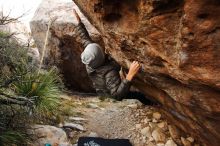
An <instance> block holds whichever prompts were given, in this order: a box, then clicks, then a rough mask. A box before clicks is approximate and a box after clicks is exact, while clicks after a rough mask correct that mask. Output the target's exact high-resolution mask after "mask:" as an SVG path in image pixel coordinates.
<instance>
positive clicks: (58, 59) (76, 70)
mask: <svg viewBox="0 0 220 146" xmlns="http://www.w3.org/2000/svg"><path fill="white" fill-rule="evenodd" d="M73 8H74V9H76V11H78V13H79V15H80V17H81V19H82V22H83V23H84V24H85V26H86V28H87V30H89V33H90V36H91V37H92V38H93V39H94V40H96V41H97V42H99V43H100V35H99V33H98V31H97V30H96V29H95V28H94V27H93V26H92V25H91V24H90V23H89V22H88V20H87V19H86V18H85V17H84V16H83V14H82V13H81V12H80V11H79V9H78V7H77V6H76V5H75V4H74V3H72V2H71V1H69V2H68V1H67V0H65V1H64V0H43V1H42V3H41V4H40V6H39V7H38V9H37V10H36V12H35V15H34V17H33V19H32V21H31V23H30V27H31V31H32V36H33V38H34V40H35V43H36V45H37V47H38V48H39V52H40V54H42V50H43V48H44V43H45V37H46V32H47V29H48V25H49V23H50V22H51V27H50V28H49V36H48V44H47V50H46V53H45V58H44V63H45V64H46V65H47V66H50V65H57V66H58V67H59V68H60V70H61V72H62V73H63V76H64V78H65V79H68V80H65V81H66V83H67V85H69V86H70V87H71V88H72V89H77V90H80V91H86V92H92V91H93V89H92V84H91V82H90V80H89V78H88V76H87V73H86V70H85V66H84V65H83V64H82V63H81V59H80V55H81V52H82V51H83V49H84V48H82V45H81V44H80V42H79V41H76V37H77V36H76V35H75V34H74V29H75V27H76V26H77V21H76V19H75V17H74V16H73Z"/></svg>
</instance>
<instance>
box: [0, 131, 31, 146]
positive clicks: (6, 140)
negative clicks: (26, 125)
mask: <svg viewBox="0 0 220 146" xmlns="http://www.w3.org/2000/svg"><path fill="white" fill-rule="evenodd" d="M27 141H28V139H27V138H26V135H25V134H21V133H20V132H16V131H13V130H9V131H5V132H4V133H3V134H2V135H0V145H1V146H9V145H11V146H12V145H14V144H22V143H26V142H27Z"/></svg>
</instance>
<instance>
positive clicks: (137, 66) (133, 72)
mask: <svg viewBox="0 0 220 146" xmlns="http://www.w3.org/2000/svg"><path fill="white" fill-rule="evenodd" d="M140 67H141V65H140V64H139V62H137V61H133V62H132V64H131V66H130V69H129V72H128V74H127V76H126V79H127V80H128V81H131V80H132V79H133V78H134V76H135V75H136V74H137V73H138V71H139V69H140Z"/></svg>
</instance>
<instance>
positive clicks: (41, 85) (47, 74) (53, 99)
mask: <svg viewBox="0 0 220 146" xmlns="http://www.w3.org/2000/svg"><path fill="white" fill-rule="evenodd" d="M13 86H14V89H15V93H16V94H18V95H20V96H24V97H27V98H34V102H35V109H36V110H37V111H38V112H40V113H42V114H49V113H50V112H53V111H54V110H56V108H57V107H58V103H59V96H60V93H61V88H60V87H62V84H61V83H60V77H59V75H58V72H57V70H56V69H55V68H52V69H50V70H49V71H43V72H40V73H37V72H34V73H28V74H26V75H24V76H22V78H21V80H19V81H17V82H15V84H13Z"/></svg>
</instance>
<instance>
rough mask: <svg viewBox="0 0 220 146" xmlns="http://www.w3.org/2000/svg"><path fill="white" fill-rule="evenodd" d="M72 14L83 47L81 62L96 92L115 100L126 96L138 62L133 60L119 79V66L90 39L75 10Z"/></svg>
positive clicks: (137, 67)
mask: <svg viewBox="0 0 220 146" xmlns="http://www.w3.org/2000/svg"><path fill="white" fill-rule="evenodd" d="M74 16H75V17H76V19H77V21H78V25H77V27H76V29H75V33H76V34H77V36H78V37H79V40H80V42H81V43H82V45H83V46H84V48H85V50H84V51H83V52H82V54H81V59H82V63H83V64H85V65H86V70H87V73H88V75H89V77H90V79H91V80H92V82H93V86H94V88H95V89H96V92H97V94H98V95H100V96H105V97H106V96H107V97H112V98H114V99H116V100H122V99H124V98H126V97H127V96H128V95H129V92H130V86H131V81H132V79H133V77H134V76H135V75H136V74H137V73H138V71H139V69H140V64H139V63H138V62H137V61H134V62H133V63H132V64H131V66H130V69H129V72H128V74H127V76H126V78H125V79H121V77H120V74H119V71H120V66H119V65H118V64H117V63H116V62H115V61H114V60H113V59H111V58H110V57H109V56H107V55H106V54H105V53H104V52H103V49H102V48H101V46H100V45H98V44H97V43H95V42H93V41H92V39H91V38H90V36H89V33H88V32H87V30H86V28H85V26H84V24H83V23H82V21H81V19H80V17H79V15H78V14H77V12H76V11H75V10H74Z"/></svg>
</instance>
